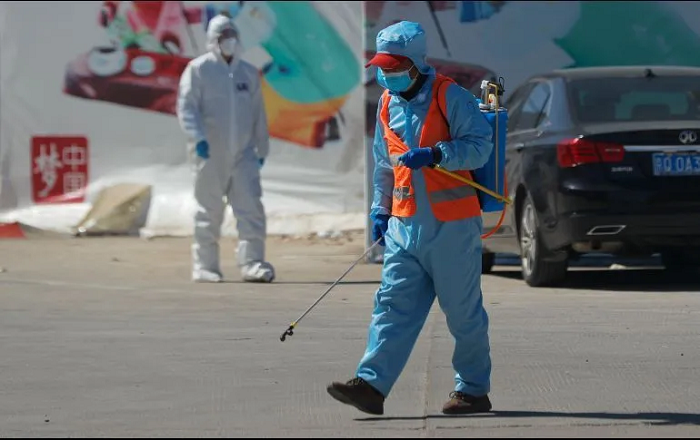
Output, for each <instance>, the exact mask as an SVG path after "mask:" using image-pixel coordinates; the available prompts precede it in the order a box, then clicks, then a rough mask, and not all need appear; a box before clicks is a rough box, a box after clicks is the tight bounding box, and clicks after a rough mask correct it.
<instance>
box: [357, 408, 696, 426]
mask: <svg viewBox="0 0 700 440" xmlns="http://www.w3.org/2000/svg"><path fill="white" fill-rule="evenodd" d="M500 417H502V418H557V417H558V418H575V419H603V420H627V421H639V422H644V423H648V424H652V425H660V426H664V425H669V426H675V425H698V426H700V414H686V413H655V412H640V413H629V414H622V413H620V414H618V413H604V412H600V413H598V412H590V413H588V412H586V413H580V412H578V413H577V412H571V413H567V412H550V411H493V412H491V413H484V414H470V415H465V416H448V415H443V414H434V415H431V414H429V415H425V416H407V417H366V418H356V419H355V420H356V421H358V422H378V421H401V420H404V421H411V420H429V419H454V418H461V419H469V418H475V419H483V418H500Z"/></svg>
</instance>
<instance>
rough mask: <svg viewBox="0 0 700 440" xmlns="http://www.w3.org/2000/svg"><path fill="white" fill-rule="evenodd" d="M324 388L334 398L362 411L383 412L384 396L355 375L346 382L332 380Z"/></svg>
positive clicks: (380, 413) (374, 413) (379, 413)
mask: <svg viewBox="0 0 700 440" xmlns="http://www.w3.org/2000/svg"><path fill="white" fill-rule="evenodd" d="M326 390H328V394H330V395H331V396H332V397H333V398H334V399H335V400H337V401H339V402H342V403H345V404H346V405H352V406H354V407H355V408H357V409H359V410H360V411H362V412H366V413H368V414H373V415H377V416H380V415H382V414H384V396H383V395H382V393H380V392H379V391H377V390H376V389H375V388H374V387H373V386H372V385H370V384H368V383H367V382H365V380H364V379H360V378H359V377H356V378H355V379H352V380H350V381H348V382H347V383H340V382H333V383H332V384H330V385H328V387H327V388H326Z"/></svg>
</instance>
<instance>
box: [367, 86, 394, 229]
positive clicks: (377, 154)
mask: <svg viewBox="0 0 700 440" xmlns="http://www.w3.org/2000/svg"><path fill="white" fill-rule="evenodd" d="M381 108H382V98H379V104H378V105H377V124H376V128H375V130H374V145H373V147H372V154H373V156H374V174H373V178H372V179H373V187H374V198H373V201H372V208H371V210H370V217H374V216H376V215H379V214H384V215H391V204H392V200H393V196H392V194H393V192H394V168H393V167H392V166H391V161H390V160H389V149H388V147H387V145H386V141H385V140H384V134H383V129H382V122H381V121H380V119H379V112H380V110H381Z"/></svg>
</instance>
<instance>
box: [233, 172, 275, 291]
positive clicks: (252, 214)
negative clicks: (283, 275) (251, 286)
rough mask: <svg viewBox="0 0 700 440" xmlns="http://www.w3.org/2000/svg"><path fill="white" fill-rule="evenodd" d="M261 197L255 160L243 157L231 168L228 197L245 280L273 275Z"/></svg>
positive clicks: (239, 263) (265, 278)
mask: <svg viewBox="0 0 700 440" xmlns="http://www.w3.org/2000/svg"><path fill="white" fill-rule="evenodd" d="M261 198H262V186H261V184H260V170H259V169H258V163H257V162H253V161H242V162H241V163H239V164H238V165H237V166H236V168H235V170H234V171H233V175H232V185H231V187H230V189H229V191H228V199H229V203H230V204H231V208H232V210H233V215H234V217H235V218H236V226H237V229H238V249H237V251H236V253H237V261H238V266H239V267H240V268H241V270H242V275H243V278H244V280H245V281H266V282H270V281H272V280H273V279H274V269H273V268H272V266H271V265H270V264H268V263H265V238H266V233H267V222H266V217H265V208H264V207H263V204H262V200H261Z"/></svg>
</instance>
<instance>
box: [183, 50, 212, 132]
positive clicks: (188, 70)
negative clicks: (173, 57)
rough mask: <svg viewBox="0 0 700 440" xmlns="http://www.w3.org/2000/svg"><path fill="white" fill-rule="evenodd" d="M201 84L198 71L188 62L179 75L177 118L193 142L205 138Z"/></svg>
mask: <svg viewBox="0 0 700 440" xmlns="http://www.w3.org/2000/svg"><path fill="white" fill-rule="evenodd" d="M201 102H202V85H201V83H200V80H199V75H198V72H197V71H196V69H195V68H193V67H192V64H191V63H190V64H188V65H187V67H185V71H184V72H182V76H181V77H180V87H179V90H178V96H177V119H178V122H179V123H180V127H181V128H182V131H184V132H185V134H186V135H187V136H188V137H189V138H190V139H191V140H192V141H194V142H195V143H197V142H199V141H204V140H206V136H205V134H204V125H203V124H202V112H201V107H200V106H201Z"/></svg>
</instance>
